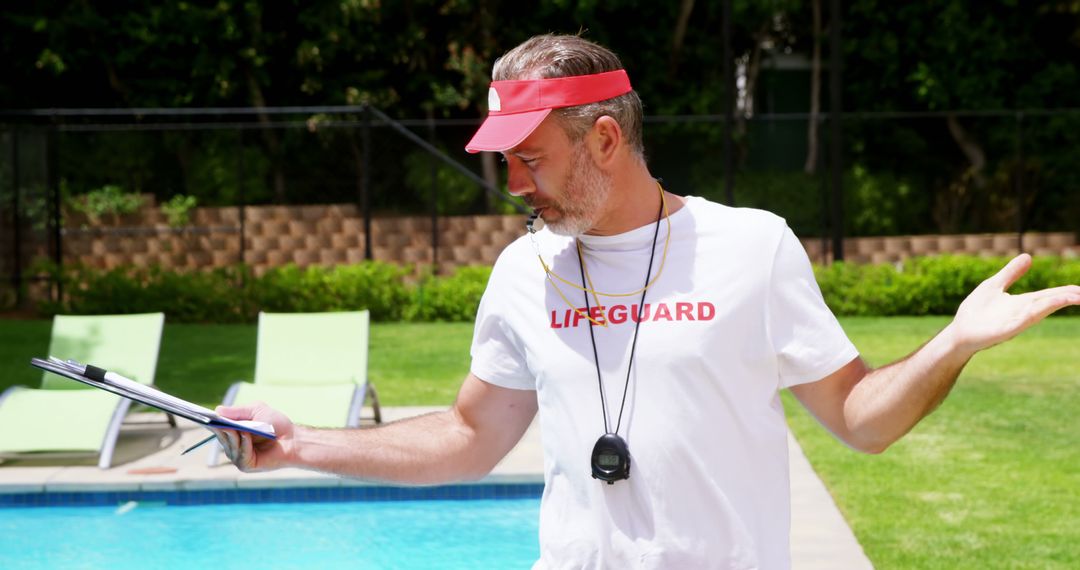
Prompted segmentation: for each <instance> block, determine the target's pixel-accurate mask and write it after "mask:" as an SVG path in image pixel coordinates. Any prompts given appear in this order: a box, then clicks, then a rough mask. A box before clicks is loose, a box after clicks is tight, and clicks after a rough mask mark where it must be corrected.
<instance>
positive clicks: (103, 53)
mask: <svg viewBox="0 0 1080 570" xmlns="http://www.w3.org/2000/svg"><path fill="white" fill-rule="evenodd" d="M815 4H816V5H818V6H819V7H822V8H823V9H824V10H825V14H824V28H823V29H821V30H818V32H817V33H816V34H815V30H814V27H813V23H812V17H811V14H812V9H813V7H814V6H815ZM843 5H844V13H843V30H842V32H843V36H844V43H843V57H844V86H843V94H842V96H843V99H844V106H845V110H846V111H848V112H851V113H853V114H852V115H849V117H848V119H847V120H846V121H845V128H846V133H847V134H846V137H845V141H844V147H845V150H844V153H845V156H846V158H847V166H846V167H845V189H846V194H847V195H846V196H845V199H846V205H847V207H846V219H845V226H846V228H847V229H848V232H849V234H850V235H886V234H904V233H924V232H967V231H1011V230H1014V229H1016V228H1017V227H1018V226H1023V227H1026V228H1027V229H1037V230H1045V231H1049V230H1073V229H1075V220H1076V219H1077V218H1078V216H1080V200H1078V199H1077V188H1076V182H1075V176H1073V166H1074V165H1075V164H1077V163H1080V154H1078V153H1080V144H1078V143H1080V114H1078V113H1076V112H1074V111H1075V110H1076V109H1077V108H1080V71H1078V66H1080V2H1078V1H1077V0H1045V1H1040V2H1018V1H1016V0H989V1H978V0H928V1H926V2H916V3H903V4H902V5H896V4H895V3H890V2H884V1H882V0H852V1H849V2H844V3H843ZM733 6H734V8H733V9H734V19H733V28H734V40H733V41H734V60H733V62H732V63H733V65H734V66H735V67H736V68H737V69H740V70H742V72H741V73H742V76H743V77H745V83H744V84H743V85H742V86H741V87H740V90H739V92H738V93H737V94H736V96H737V97H738V99H739V101H740V103H739V109H740V112H741V113H742V115H741V116H743V118H742V119H740V120H739V121H738V122H737V124H736V125H734V128H735V132H736V136H737V144H738V156H739V161H738V168H739V172H738V177H737V186H736V202H737V203H738V204H740V205H749V206H756V207H765V208H768V209H771V210H774V211H777V212H778V213H780V214H781V215H784V216H785V217H788V218H789V220H790V221H791V224H792V226H793V228H794V229H795V230H796V231H797V232H798V233H800V234H803V235H811V234H818V233H822V232H823V231H824V230H825V221H824V216H825V214H824V208H823V207H822V204H823V199H824V195H825V194H824V190H825V185H824V181H823V178H822V176H821V175H822V171H821V169H820V168H817V167H814V168H813V170H815V174H814V175H810V174H806V173H805V172H804V171H803V170H804V169H803V168H802V165H803V161H804V160H805V158H806V153H807V149H806V142H805V138H806V128H807V123H806V120H805V119H801V120H791V119H782V118H778V116H777V115H776V114H777V113H792V112H795V113H805V112H807V111H808V106H807V105H808V101H809V93H808V90H809V83H808V78H807V77H808V76H807V74H808V73H809V72H808V71H806V70H803V71H802V72H800V73H801V75H798V77H796V78H795V79H792V76H791V75H790V74H788V75H785V73H784V72H783V70H780V69H779V68H776V66H774V65H772V64H770V63H769V62H774V63H775V62H776V61H779V59H781V58H782V57H784V56H791V55H794V56H804V57H808V56H809V54H811V53H812V51H813V47H814V45H815V43H816V42H818V41H819V40H820V44H821V46H822V48H823V52H822V53H823V57H824V60H825V61H826V62H827V61H828V41H827V38H828V33H829V29H828V25H829V16H830V15H829V14H828V3H827V2H823V1H822V0H764V1H763V0H735V1H734V5H733ZM0 26H2V29H3V34H0V71H2V72H3V77H5V81H3V82H0V108H7V109H26V108H45V107H74V108H115V107H122V108H128V107H173V108H175V107H179V108H195V107H235V106H251V107H265V106H287V105H344V104H359V103H371V104H373V105H376V106H378V107H379V108H380V109H383V110H384V111H386V112H387V113H388V114H389V115H391V116H392V117H395V118H398V119H415V120H421V121H423V120H427V119H431V120H435V121H445V120H459V121H460V120H467V119H476V118H478V117H480V116H481V115H482V113H483V103H484V92H485V90H486V86H487V81H488V79H487V77H488V73H489V70H490V67H491V65H492V63H493V61H494V59H495V58H496V57H497V56H498V55H500V54H501V53H503V52H504V51H506V50H507V49H509V48H510V47H512V46H514V45H516V44H517V43H519V42H520V41H522V40H524V39H526V38H528V37H529V36H532V35H534V34H537V33H546V32H556V33H578V32H581V33H583V34H584V35H585V36H586V37H587V38H589V39H592V40H595V41H597V42H600V43H602V44H605V45H607V46H610V47H611V48H612V49H614V50H615V51H616V52H617V53H619V54H620V56H621V57H622V59H623V62H624V64H625V65H626V67H627V68H628V69H629V70H630V73H631V76H632V78H633V81H634V85H635V88H636V89H637V90H638V91H639V92H640V94H641V95H642V98H643V100H644V101H645V105H646V107H645V108H646V113H647V114H648V115H651V116H668V117H670V116H675V115H679V116H682V115H692V116H695V117H698V119H696V120H695V121H694V122H687V121H675V120H667V121H654V122H650V123H648V124H647V126H646V129H647V133H646V145H647V151H648V155H649V156H650V158H651V167H652V169H653V171H654V173H655V174H657V175H658V176H661V177H662V178H663V179H664V180H665V184H666V185H667V186H668V187H669V188H670V189H672V190H674V191H676V192H678V193H682V194H698V195H704V196H708V197H713V198H717V199H720V198H722V193H721V185H722V180H723V170H722V169H723V164H722V162H723V161H721V160H718V159H719V157H720V144H721V137H722V134H723V127H722V125H721V124H720V123H718V122H716V120H715V117H716V116H717V115H719V114H720V113H722V101H723V96H724V93H723V77H722V69H723V64H724V62H723V55H722V45H721V42H720V38H719V34H718V31H719V30H720V27H721V6H720V3H719V2H701V1H694V0H680V1H677V2H676V1H671V2H651V1H646V0H607V1H604V2H598V1H596V0H548V1H536V0H534V1H524V2H504V1H501V0H411V1H408V2H405V1H385V0H384V1H378V0H313V1H303V2H302V1H299V0H287V1H280V2H265V1H260V0H246V1H229V0H221V1H215V2H208V1H183V2H181V1H175V0H171V1H165V2H155V1H149V0H124V1H121V2H109V3H91V2H83V1H73V0H66V1H61V0H43V1H40V2H33V3H17V4H13V5H9V6H5V10H4V12H3V13H2V14H0ZM825 67H826V69H824V73H825V74H826V75H827V73H828V69H827V66H825ZM823 85H826V86H827V85H828V81H827V78H826V80H824V81H823ZM828 99H829V98H828V93H827V89H826V90H825V92H823V93H822V100H823V101H825V102H827V101H828ZM825 107H827V105H825ZM1045 109H1050V110H1058V111H1055V112H1053V113H1049V114H1047V113H1042V112H1040V111H1038V110H1045ZM1068 109H1072V110H1073V111H1060V110H1068ZM822 110H823V111H827V110H828V109H827V108H823V109H822ZM1016 110H1026V112H1025V113H1023V114H1020V113H1014V112H1012V111H1016ZM1002 111H1006V112H1004V113H1001V112H1002ZM1059 111H1060V112H1059ZM859 113H871V115H866V114H863V115H860V114H859ZM873 113H877V114H873ZM881 113H894V114H892V115H881ZM928 113H929V114H928ZM703 115H708V116H712V117H713V118H714V120H700V118H701V116H703ZM279 119H280V120H284V119H287V120H289V121H293V122H294V123H296V125H295V126H294V127H291V128H259V129H252V130H236V129H228V128H226V129H212V130H211V129H207V130H181V129H180V127H177V130H175V131H166V132H143V131H137V130H136V131H130V130H129V131H109V130H100V131H92V132H87V131H81V132H78V133H74V132H69V133H64V135H63V136H62V137H61V138H60V141H59V142H58V145H59V149H58V154H59V165H60V166H59V168H60V173H59V175H60V178H61V179H63V180H64V181H66V183H67V184H66V186H65V188H67V189H68V190H69V191H70V192H71V193H72V194H74V195H79V194H82V193H86V192H90V191H92V190H95V189H98V188H102V187H105V186H109V185H115V186H118V187H121V188H123V189H124V190H126V191H129V192H145V193H152V194H154V195H155V196H156V197H157V198H158V199H159V201H165V200H167V199H169V198H171V197H173V196H175V195H177V194H183V195H185V196H193V197H195V198H196V199H197V200H198V203H199V204H201V205H227V204H235V203H237V202H239V201H243V202H246V203H311V202H341V201H351V200H355V199H356V195H357V180H358V179H359V177H360V175H361V172H360V169H361V166H360V163H359V159H358V157H359V149H360V147H359V144H360V143H359V137H358V134H357V132H356V129H354V128H353V129H349V128H344V129H331V128H326V125H328V124H329V123H330V121H339V122H340V121H346V122H347V121H355V120H356V119H357V117H355V116H333V117H330V116H320V115H318V114H306V115H302V116H293V117H284V118H281V117H271V116H269V115H266V114H256V115H255V116H253V117H250V118H249V119H248V120H249V121H250V122H251V124H252V125H253V126H262V127H269V126H270V125H271V123H273V122H275V121H277V120H279ZM94 120H95V121H99V122H100V121H102V120H103V119H100V118H97V119H94ZM65 121H66V122H68V123H71V122H76V123H77V122H79V121H78V120H77V119H71V118H69V119H65ZM147 121H148V119H147V118H145V117H142V118H136V119H135V122H136V123H145V122H147ZM106 122H108V121H106ZM320 125H322V126H321V127H320ZM414 128H415V130H416V132H417V133H418V134H422V136H425V137H430V138H431V139H432V140H433V141H435V142H436V144H437V145H438V146H440V147H441V148H443V149H446V150H447V151H448V152H450V153H451V155H452V156H453V157H455V158H456V159H458V160H460V161H462V162H463V163H464V164H467V165H469V166H470V167H472V168H474V169H475V170H476V171H477V172H480V173H484V174H485V176H487V177H488V178H489V179H493V180H496V181H497V180H498V176H499V175H498V169H497V167H496V166H495V165H494V163H493V162H492V161H490V158H488V159H485V158H482V157H475V156H468V155H465V154H464V153H463V152H462V151H461V150H460V149H461V147H462V146H463V143H464V142H465V141H466V140H467V138H468V136H469V134H470V133H471V130H472V128H473V127H472V126H471V125H470V124H464V125H462V124H459V123H454V124H449V123H445V122H444V123H441V124H439V126H438V127H437V128H435V129H433V130H432V131H430V132H429V131H428V129H426V128H424V127H420V126H414ZM826 136H827V132H825V131H823V132H822V137H823V138H822V141H821V143H820V144H821V145H822V148H825V147H826V146H827V145H826V142H827V141H826V140H825V138H824V137H826ZM399 138H400V137H397V136H396V135H391V134H390V133H388V132H378V133H376V135H375V142H376V148H375V149H374V151H373V155H374V156H373V159H374V163H375V165H376V166H375V168H374V169H373V171H372V172H371V173H370V174H371V175H372V179H373V184H374V185H375V187H376V188H378V189H379V191H378V192H377V193H376V195H375V197H374V198H373V208H375V209H377V210H379V211H381V212H384V213H398V212H416V211H418V210H419V211H426V210H427V209H428V207H427V204H428V202H429V201H430V194H431V191H432V190H431V186H432V183H431V180H432V178H435V180H436V188H437V189H438V190H436V192H438V194H439V195H438V198H437V199H438V202H439V206H438V207H439V209H440V210H441V211H442V212H443V213H464V212H469V213H477V212H482V211H496V210H497V209H498V206H497V205H496V203H495V202H494V201H492V200H491V199H489V198H485V196H484V195H483V193H482V192H481V191H480V190H479V188H478V187H477V186H476V185H474V184H471V183H469V182H467V181H463V179H461V178H460V176H458V175H455V173H453V172H450V171H447V170H445V169H437V170H436V172H435V174H434V175H432V174H431V162H430V159H427V158H426V157H425V156H424V155H423V154H417V152H416V147H414V146H411V145H408V144H405V143H403V142H402V141H400V140H398V139H399ZM485 160H488V161H489V162H484V161H485ZM822 164H825V163H824V162H823V163H822ZM25 170H26V169H24V171H25ZM4 174H5V173H3V172H0V177H2V176H4ZM8 186H9V185H8V184H0V188H3V190H0V192H6V191H7V187H8ZM1020 188H1022V189H1023V190H1022V191H1021V190H1020ZM0 201H3V197H2V196H0ZM27 207H28V206H27Z"/></svg>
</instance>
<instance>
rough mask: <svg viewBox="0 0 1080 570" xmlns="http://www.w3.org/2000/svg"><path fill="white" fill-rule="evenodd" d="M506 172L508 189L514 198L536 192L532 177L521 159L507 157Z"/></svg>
mask: <svg viewBox="0 0 1080 570" xmlns="http://www.w3.org/2000/svg"><path fill="white" fill-rule="evenodd" d="M506 170H507V177H506V189H507V191H508V192H510V194H511V195H512V196H524V195H526V194H532V193H533V192H534V191H535V190H536V186H535V185H534V184H533V181H532V176H530V175H529V169H528V168H526V167H525V164H524V163H522V162H521V159H519V158H516V157H513V156H508V157H506Z"/></svg>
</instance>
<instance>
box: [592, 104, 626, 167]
mask: <svg viewBox="0 0 1080 570" xmlns="http://www.w3.org/2000/svg"><path fill="white" fill-rule="evenodd" d="M587 141H588V145H589V154H590V155H591V156H592V159H593V162H595V163H596V165H597V166H598V167H600V168H611V167H612V166H613V165H614V163H615V158H616V156H617V155H618V154H619V151H620V149H621V148H622V146H623V145H624V144H625V141H624V139H623V132H622V127H620V126H619V122H618V121H616V120H615V119H613V118H611V117H609V116H608V115H603V116H601V117H600V118H599V119H596V122H595V123H593V126H592V129H590V130H589V134H588V135H587Z"/></svg>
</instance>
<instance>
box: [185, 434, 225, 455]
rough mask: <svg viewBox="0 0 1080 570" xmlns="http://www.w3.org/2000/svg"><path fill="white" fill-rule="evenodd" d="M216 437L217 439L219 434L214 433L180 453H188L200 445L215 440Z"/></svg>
mask: <svg viewBox="0 0 1080 570" xmlns="http://www.w3.org/2000/svg"><path fill="white" fill-rule="evenodd" d="M215 439H217V436H216V435H212V436H210V437H208V438H206V439H204V440H202V441H200V442H199V443H196V444H195V445H193V446H191V447H189V448H187V449H185V450H184V451H183V452H181V453H180V455H187V454H188V452H189V451H195V450H196V449H199V448H200V447H202V446H204V445H206V444H208V443H210V442H211V441H214V440H215Z"/></svg>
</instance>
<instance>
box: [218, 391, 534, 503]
mask: <svg viewBox="0 0 1080 570" xmlns="http://www.w3.org/2000/svg"><path fill="white" fill-rule="evenodd" d="M536 409H537V404H536V392H534V391H532V390H513V389H510V388H502V387H499V386H495V385H493V384H489V383H487V382H484V381H483V380H481V379H479V378H477V377H476V376H474V375H472V374H469V375H468V377H466V378H465V381H464V383H463V384H462V386H461V390H460V391H459V392H458V397H457V401H455V402H454V405H453V406H452V407H451V408H450V409H449V410H446V411H444V412H436V413H431V414H427V415H423V416H419V417H415V418H409V419H406V420H401V421H397V422H393V423H390V424H386V425H383V426H379V427H375V428H364V429H317V428H310V427H306V426H296V425H293V424H292V423H291V422H290V421H289V420H288V418H286V417H285V416H284V415H283V414H281V413H280V412H277V411H275V410H272V409H270V408H268V407H266V406H264V405H258V404H256V405H252V406H242V407H233V408H225V407H222V408H219V409H218V411H219V413H221V414H222V415H223V416H226V417H229V418H232V419H237V420H241V419H253V420H256V421H263V422H268V423H271V424H273V425H274V429H275V432H276V433H277V434H278V439H276V440H268V439H261V438H257V437H252V436H250V435H248V434H241V433H238V432H235V431H232V430H218V431H217V433H218V438H219V439H220V440H223V445H224V447H225V453H226V455H228V456H229V458H230V459H231V460H232V461H233V463H235V464H236V466H237V467H238V468H239V469H240V470H241V471H264V470H269V469H277V468H281V467H300V468H304V469H312V470H316V471H322V472H326V473H334V474H337V475H343V476H346V477H357V478H361V479H374V480H379V481H391V482H395V483H409V484H435V483H447V482H453V481H462V480H472V479H479V478H481V477H483V476H484V475H487V474H488V473H489V472H490V471H491V469H492V468H493V467H494V466H495V464H496V463H498V462H499V460H500V459H502V458H503V457H504V456H505V455H506V454H507V453H508V452H509V451H510V450H511V449H512V448H513V447H514V445H515V444H517V442H518V440H520V439H521V436H522V435H524V433H525V430H526V429H527V428H528V427H529V424H530V423H531V422H532V419H533V417H534V416H535V415H536Z"/></svg>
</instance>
